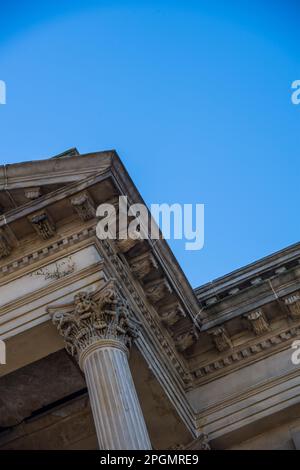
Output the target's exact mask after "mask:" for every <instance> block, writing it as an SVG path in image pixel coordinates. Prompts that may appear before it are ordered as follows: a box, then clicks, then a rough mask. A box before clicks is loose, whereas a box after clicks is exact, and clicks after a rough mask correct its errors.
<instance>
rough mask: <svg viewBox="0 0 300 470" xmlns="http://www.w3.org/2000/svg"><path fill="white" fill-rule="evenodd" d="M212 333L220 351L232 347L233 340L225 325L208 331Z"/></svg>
mask: <svg viewBox="0 0 300 470" xmlns="http://www.w3.org/2000/svg"><path fill="white" fill-rule="evenodd" d="M208 334H209V335H211V337H212V339H213V342H214V344H215V346H216V348H217V350H218V351H219V352H223V351H226V350H228V349H230V348H232V342H231V339H230V336H229V334H228V332H227V330H226V328H225V327H224V326H218V327H216V328H213V329H212V330H210V331H208Z"/></svg>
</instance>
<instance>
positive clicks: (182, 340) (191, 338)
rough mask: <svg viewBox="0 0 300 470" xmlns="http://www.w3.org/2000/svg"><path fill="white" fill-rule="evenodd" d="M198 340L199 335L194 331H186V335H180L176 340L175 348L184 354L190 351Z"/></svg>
mask: <svg viewBox="0 0 300 470" xmlns="http://www.w3.org/2000/svg"><path fill="white" fill-rule="evenodd" d="M197 339H198V334H197V332H196V331H194V330H190V331H186V332H184V333H180V334H179V335H178V336H177V337H176V338H175V346H176V349H177V350H178V351H179V352H184V351H186V350H187V349H189V348H190V347H191V346H193V344H194V343H195V342H196V340H197Z"/></svg>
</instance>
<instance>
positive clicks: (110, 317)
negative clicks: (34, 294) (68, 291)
mask: <svg viewBox="0 0 300 470" xmlns="http://www.w3.org/2000/svg"><path fill="white" fill-rule="evenodd" d="M48 311H49V314H50V316H51V317H52V322H53V323H54V325H55V326H56V327H57V329H58V331H59V333H60V335H61V336H62V337H63V338H64V341H65V346H66V350H67V351H68V352H69V353H70V354H71V355H72V356H74V357H75V358H76V359H77V360H78V361H79V363H82V361H80V357H81V355H82V354H83V352H84V351H86V350H87V349H90V348H91V347H92V346H93V345H94V346H96V345H99V347H100V342H101V341H103V342H104V343H107V341H108V340H109V341H113V342H114V343H116V342H118V343H120V347H121V348H123V349H124V350H129V349H130V346H131V343H132V340H133V339H134V338H136V337H137V336H138V330H137V325H138V321H137V320H135V319H134V318H133V315H132V311H131V309H130V307H129V305H128V303H127V302H126V300H125V299H124V298H123V297H122V296H121V294H120V291H119V290H118V288H117V285H116V281H115V280H110V281H108V282H107V283H106V284H105V285H104V286H103V287H102V288H101V289H100V290H98V291H97V292H95V293H89V292H85V291H82V292H79V293H77V294H76V295H75V296H74V301H73V303H72V304H69V305H65V306H61V307H50V308H49V309H48Z"/></svg>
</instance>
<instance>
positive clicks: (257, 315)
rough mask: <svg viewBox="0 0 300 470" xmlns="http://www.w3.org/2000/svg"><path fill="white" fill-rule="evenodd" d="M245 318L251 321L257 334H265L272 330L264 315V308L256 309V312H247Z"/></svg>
mask: <svg viewBox="0 0 300 470" xmlns="http://www.w3.org/2000/svg"><path fill="white" fill-rule="evenodd" d="M245 318H246V319H247V320H248V321H249V323H250V326H251V328H252V330H253V332H254V333H255V334H256V335H263V334H264V333H267V332H268V331H270V325H269V323H268V321H267V320H266V318H265V317H264V314H263V312H262V310H255V311H254V312H250V313H247V314H246V315H245Z"/></svg>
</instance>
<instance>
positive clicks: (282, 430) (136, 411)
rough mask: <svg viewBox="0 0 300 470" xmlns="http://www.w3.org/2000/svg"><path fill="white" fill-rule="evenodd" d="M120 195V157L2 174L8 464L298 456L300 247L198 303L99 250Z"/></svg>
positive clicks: (153, 246) (117, 250)
mask: <svg viewBox="0 0 300 470" xmlns="http://www.w3.org/2000/svg"><path fill="white" fill-rule="evenodd" d="M119 195H126V196H128V200H129V201H130V203H136V202H143V201H142V198H141V196H140V194H139V193H138V191H137V189H136V188H135V186H134V183H133V182H132V180H131V179H130V177H129V175H128V173H127V171H126V169H125V168H124V166H123V164H122V163H121V161H120V159H119V157H118V155H117V154H116V152H115V151H107V152H97V153H92V154H87V155H80V154H79V153H78V151H77V150H76V149H72V150H70V151H67V152H65V153H64V154H61V155H58V156H57V157H54V158H51V159H47V160H41V161H33V162H26V163H17V164H13V165H4V166H1V167H0V208H1V215H0V337H1V339H2V340H4V342H5V345H6V358H7V360H6V364H3V365H0V374H1V378H0V449H2V450H4V449H97V448H100V449H120V448H121V449H145V450H146V449H150V448H151V447H153V448H154V449H174V448H179V449H184V448H186V449H208V448H209V447H210V448H212V449H230V448H232V449H261V448H265V449H279V448H280V449H294V448H300V396H299V393H300V365H297V364H296V363H295V361H294V362H293V361H292V353H293V351H295V350H294V349H293V348H292V346H293V343H294V341H295V340H296V339H297V338H299V335H300V264H299V262H300V244H296V245H293V246H291V247H288V248H286V249H284V250H282V251H280V252H278V253H275V254H273V255H271V256H268V257H266V258H264V259H262V260H259V261H257V262H256V263H253V264H251V265H249V266H246V267H244V268H242V269H239V270H237V271H235V272H233V273H231V274H229V275H227V276H224V277H222V278H219V279H217V280H216V281H214V282H212V283H209V284H207V285H204V286H202V287H199V288H198V289H196V290H193V289H192V288H191V286H190V284H189V282H188V280H187V279H186V278H185V276H184V274H183V272H182V270H181V268H180V266H179V265H178V263H177V261H176V259H175V257H174V256H173V254H172V252H171V251H170V249H169V247H168V245H167V243H166V242H165V241H164V240H159V241H155V242H154V241H153V240H143V241H141V240H132V239H127V240H126V239H124V240H123V239H117V240H114V241H112V240H99V239H98V237H97V236H96V225H97V218H96V217H95V214H96V207H98V206H99V204H101V203H103V202H111V203H113V204H115V203H116V200H117V199H118V196H119ZM65 346H66V349H65ZM294 346H295V344H294ZM129 350H130V354H129V355H128V351H129Z"/></svg>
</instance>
